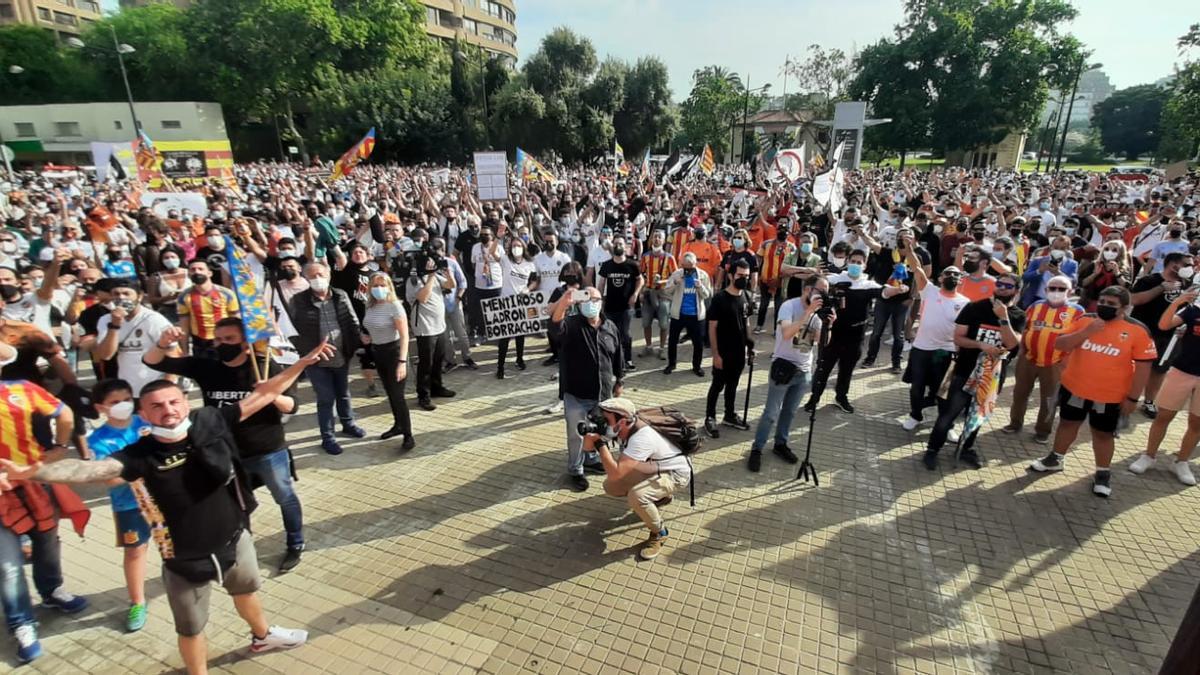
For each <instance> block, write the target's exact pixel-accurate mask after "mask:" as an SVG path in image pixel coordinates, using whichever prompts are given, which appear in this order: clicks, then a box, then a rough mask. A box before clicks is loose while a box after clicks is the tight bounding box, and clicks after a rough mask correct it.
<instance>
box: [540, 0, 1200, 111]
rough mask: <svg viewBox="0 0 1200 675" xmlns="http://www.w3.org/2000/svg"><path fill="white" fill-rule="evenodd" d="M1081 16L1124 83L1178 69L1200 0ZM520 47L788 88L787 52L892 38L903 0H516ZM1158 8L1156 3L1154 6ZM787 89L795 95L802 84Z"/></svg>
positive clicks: (1112, 7) (1097, 6)
mask: <svg viewBox="0 0 1200 675" xmlns="http://www.w3.org/2000/svg"><path fill="white" fill-rule="evenodd" d="M1073 4H1074V6H1075V7H1076V9H1077V10H1078V11H1079V15H1078V16H1077V17H1076V19H1075V20H1074V21H1073V22H1072V23H1071V25H1070V26H1069V28H1068V30H1067V32H1069V33H1071V34H1074V35H1075V36H1076V37H1078V38H1079V39H1080V40H1082V41H1083V43H1084V44H1085V45H1087V46H1088V47H1090V48H1091V49H1092V50H1093V51H1094V53H1093V55H1092V59H1093V61H1094V62H1100V63H1102V64H1104V67H1103V69H1102V70H1103V71H1104V73H1106V74H1107V75H1108V76H1109V80H1110V81H1111V82H1112V84H1113V86H1115V87H1116V88H1118V89H1122V88H1125V87H1130V86H1133V85H1137V84H1146V83H1152V82H1154V81H1155V80H1158V79H1159V78H1162V77H1165V76H1167V75H1170V74H1171V72H1172V70H1173V64H1174V63H1175V62H1176V61H1178V60H1179V53H1178V49H1177V47H1176V45H1175V42H1176V40H1177V39H1178V38H1179V36H1180V35H1183V34H1184V33H1185V32H1187V28H1188V26H1189V25H1190V24H1192V23H1195V22H1197V21H1200V10H1197V9H1196V7H1197V5H1196V2H1195V0H1152V2H1149V3H1137V2H1132V3H1131V2H1129V0H1074V3H1073ZM516 6H517V49H518V50H519V52H520V55H521V57H522V59H523V58H524V57H526V56H528V55H530V54H532V53H533V52H534V51H536V50H537V47H538V45H539V44H540V42H541V39H542V37H543V36H544V35H546V34H547V33H549V32H550V31H551V30H553V29H554V28H556V27H558V26H567V27H569V28H571V29H572V30H574V31H576V32H577V33H580V34H582V35H585V36H587V37H588V38H589V39H591V41H592V44H593V45H595V47H596V51H597V54H598V55H599V57H600V58H601V59H603V58H604V57H605V56H608V55H611V56H615V57H618V58H621V59H624V60H627V61H635V60H637V58H638V57H640V56H645V55H655V56H658V57H659V58H661V59H662V60H663V62H664V63H666V64H667V69H668V70H669V72H670V76H671V91H672V95H673V97H674V98H675V100H678V101H682V100H683V99H685V98H687V95H688V92H689V91H690V89H691V77H692V73H693V72H694V71H695V70H696V69H698V68H701V67H703V66H706V65H711V64H717V65H722V66H724V67H726V68H729V69H731V70H734V71H736V72H738V73H740V74H741V76H742V79H743V80H745V79H747V77H748V78H749V86H750V87H752V88H755V87H758V86H759V85H762V84H764V83H767V82H769V83H771V85H772V86H771V90H770V93H771V94H772V95H776V96H777V95H780V94H782V93H783V85H784V81H783V77H782V76H781V70H782V66H783V63H784V61H785V60H786V59H787V58H788V56H789V55H790V56H792V57H793V58H794V57H797V56H801V57H802V56H803V53H804V51H805V49H806V48H807V47H808V45H810V44H813V43H818V44H820V45H822V46H823V47H825V48H834V47H836V48H839V49H842V50H844V51H846V52H847V53H849V52H852V51H853V50H855V49H861V48H862V47H864V46H866V45H869V44H871V43H873V42H875V41H877V40H879V39H880V38H883V37H890V36H891V35H892V29H893V27H894V26H895V25H896V24H897V23H898V22H899V21H900V20H901V19H902V18H903V17H902V0H791V1H790V2H786V1H784V0H742V1H738V0H725V1H718V0H568V1H566V2H564V1H563V0H516ZM1151 7H1152V9H1151ZM789 91H795V83H794V81H793V82H792V83H790V84H789Z"/></svg>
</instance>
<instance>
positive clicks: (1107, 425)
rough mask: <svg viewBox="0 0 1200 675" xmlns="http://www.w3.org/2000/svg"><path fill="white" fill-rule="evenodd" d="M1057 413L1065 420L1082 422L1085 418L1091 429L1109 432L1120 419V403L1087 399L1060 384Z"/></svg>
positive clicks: (1112, 430) (1111, 431)
mask: <svg viewBox="0 0 1200 675" xmlns="http://www.w3.org/2000/svg"><path fill="white" fill-rule="evenodd" d="M1058 414H1059V415H1061V416H1062V418H1063V419H1064V420H1066V421H1067V422H1082V421H1083V420H1084V419H1086V420H1087V421H1088V424H1089V425H1090V426H1091V427H1092V430H1093V431H1100V432H1103V433H1106V434H1111V433H1113V432H1114V431H1116V430H1117V423H1118V422H1120V421H1121V404H1120V403H1097V402H1095V401H1089V400H1088V399H1086V398H1080V397H1078V396H1076V395H1075V394H1072V393H1071V391H1070V390H1069V389H1067V388H1066V387H1064V386H1060V387H1059V388H1058Z"/></svg>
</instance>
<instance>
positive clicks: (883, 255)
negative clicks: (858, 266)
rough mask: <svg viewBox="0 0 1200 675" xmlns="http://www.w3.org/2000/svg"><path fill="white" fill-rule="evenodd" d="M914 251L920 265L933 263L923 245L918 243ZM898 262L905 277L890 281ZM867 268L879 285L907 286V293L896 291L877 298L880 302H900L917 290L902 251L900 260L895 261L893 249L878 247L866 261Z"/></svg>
mask: <svg viewBox="0 0 1200 675" xmlns="http://www.w3.org/2000/svg"><path fill="white" fill-rule="evenodd" d="M915 252H916V254H917V260H920V261H921V265H922V266H925V265H932V264H933V258H932V257H930V255H929V251H926V250H925V248H924V247H923V246H920V245H918V246H917V247H916V249H915ZM898 264H903V265H904V275H905V278H904V279H903V280H899V279H897V280H896V281H892V275H893V274H895V273H896V265H898ZM867 268H868V274H870V275H871V279H872V280H873V281H874V282H875V283H877V284H879V285H880V286H893V285H896V284H897V283H900V284H904V285H905V286H908V293H897V294H896V295H893V296H892V297H890V298H883V297H881V298H880V299H879V301H880V302H888V303H901V302H904V301H906V300H908V299H909V298H911V297H913V293H916V292H917V282H916V281H915V280H914V279H913V271H912V270H911V269H909V268H908V261H907V258H905V256H904V254H903V253H901V254H900V262H899V263H897V262H896V256H895V255H893V249H890V248H881V249H879V253H875V254H873V255H872V256H871V259H870V261H868V263H867ZM889 282H891V283H889Z"/></svg>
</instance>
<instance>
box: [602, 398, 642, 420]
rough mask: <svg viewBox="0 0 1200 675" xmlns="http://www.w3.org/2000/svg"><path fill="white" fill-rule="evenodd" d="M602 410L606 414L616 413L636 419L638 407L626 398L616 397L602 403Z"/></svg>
mask: <svg viewBox="0 0 1200 675" xmlns="http://www.w3.org/2000/svg"><path fill="white" fill-rule="evenodd" d="M600 409H601V410H603V411H604V412H610V413H616V414H618V415H624V416H625V417H636V416H637V406H636V405H634V404H633V401H630V400H629V399H627V398H625V397H624V396H616V397H613V398H610V399H607V400H604V401H601V402H600Z"/></svg>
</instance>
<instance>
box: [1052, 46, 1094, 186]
mask: <svg viewBox="0 0 1200 675" xmlns="http://www.w3.org/2000/svg"><path fill="white" fill-rule="evenodd" d="M1085 58H1087V57H1086V56H1085V55H1080V56H1079V67H1078V68H1076V69H1075V83H1074V84H1073V85H1071V100H1070V102H1068V104H1067V118H1066V119H1065V120H1063V130H1062V140H1060V141H1059V142H1058V159H1057V160H1056V161H1055V162H1054V170H1055V171H1058V170H1059V169H1061V168H1062V161H1063V150H1064V149H1065V148H1066V146H1067V128H1068V127H1070V126H1071V112H1072V111H1074V110H1075V94H1076V92H1078V91H1079V78H1081V77H1083V73H1084V71H1085V70H1096V69H1098V68H1102V67H1104V64H1103V63H1093V64H1091V65H1090V66H1084V63H1083V62H1084V59H1085Z"/></svg>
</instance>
